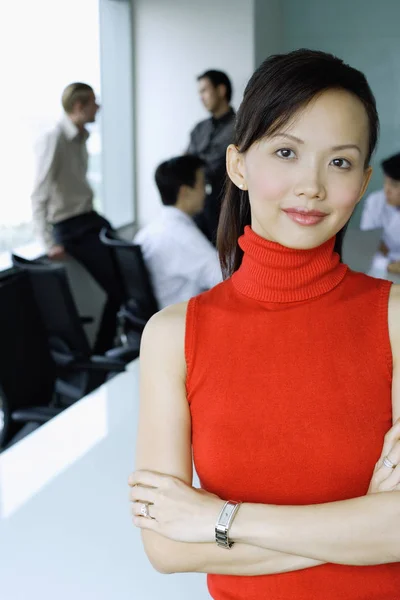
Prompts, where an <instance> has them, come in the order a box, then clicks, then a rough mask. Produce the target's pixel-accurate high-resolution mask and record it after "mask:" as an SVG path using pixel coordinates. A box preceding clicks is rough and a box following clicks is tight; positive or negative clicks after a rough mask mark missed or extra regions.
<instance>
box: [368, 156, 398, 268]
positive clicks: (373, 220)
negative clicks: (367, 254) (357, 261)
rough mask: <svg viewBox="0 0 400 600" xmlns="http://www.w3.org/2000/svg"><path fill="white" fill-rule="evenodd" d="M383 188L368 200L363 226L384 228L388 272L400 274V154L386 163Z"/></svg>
mask: <svg viewBox="0 0 400 600" xmlns="http://www.w3.org/2000/svg"><path fill="white" fill-rule="evenodd" d="M382 170H383V173H384V187H383V190H379V191H378V192H373V193H372V194H370V195H369V196H368V198H367V199H366V201H365V205H364V210H363V214H362V217H361V223H360V228H361V229H363V230H368V229H381V228H382V229H383V232H382V243H381V247H380V251H381V252H382V254H384V255H385V256H387V257H388V259H389V265H388V271H390V272H391V273H400V153H399V154H395V155H394V156H391V157H390V158H388V159H386V160H384V161H383V162H382Z"/></svg>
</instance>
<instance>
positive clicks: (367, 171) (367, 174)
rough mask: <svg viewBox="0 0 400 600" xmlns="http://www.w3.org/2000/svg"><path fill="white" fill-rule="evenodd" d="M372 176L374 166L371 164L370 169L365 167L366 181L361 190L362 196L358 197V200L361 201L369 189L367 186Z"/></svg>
mask: <svg viewBox="0 0 400 600" xmlns="http://www.w3.org/2000/svg"><path fill="white" fill-rule="evenodd" d="M371 177H372V167H371V166H369V167H368V169H365V173H364V181H363V184H362V187H361V192H360V197H359V199H358V202H360V200H361V198H362V197H363V196H364V194H365V192H366V191H367V187H368V185H369V182H370V181H371Z"/></svg>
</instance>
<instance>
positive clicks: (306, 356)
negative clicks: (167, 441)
mask: <svg viewBox="0 0 400 600" xmlns="http://www.w3.org/2000/svg"><path fill="white" fill-rule="evenodd" d="M239 244H240V246H241V248H242V249H243V251H244V257H243V262H242V265H241V267H240V268H239V270H238V271H237V272H235V273H234V275H233V276H232V277H231V278H230V279H228V280H226V281H224V282H223V283H221V284H220V285H218V286H217V287H215V288H214V289H212V290H210V291H208V292H206V293H204V294H201V295H200V296H197V297H196V298H194V299H192V300H191V301H190V303H189V306H188V311H187V324H186V361H187V381H186V386H187V397H188V402H189V404H190V411H191V418H192V443H193V453H194V462H195V467H196V470H197V473H198V475H199V478H200V481H201V484H202V487H203V488H204V489H206V490H208V491H210V492H213V493H215V494H218V496H220V497H221V498H223V499H232V500H240V501H243V502H256V503H257V502H258V503H264V504H280V505H308V504H316V503H323V502H335V501H339V500H344V499H348V498H354V497H358V496H362V495H365V493H366V492H367V489H368V485H369V482H370V479H371V476H372V472H373V469H374V465H375V463H376V461H377V460H378V458H379V456H380V453H381V450H382V445H383V438H384V435H385V433H386V432H387V431H388V430H389V429H390V427H391V424H392V406H391V379H392V355H391V348H390V341H389V333H388V315H387V313H388V297H389V291H390V285H391V284H390V282H387V281H382V280H378V279H374V278H371V277H368V276H366V275H364V274H361V273H355V272H352V271H350V270H349V269H348V268H347V266H345V265H343V264H341V263H340V262H339V257H338V255H337V254H336V253H334V252H333V246H334V240H330V241H328V242H326V243H325V244H323V245H322V246H320V247H319V248H316V249H312V250H292V249H288V248H285V247H283V246H280V245H279V244H276V243H272V242H269V241H266V240H264V239H263V238H260V237H259V236H257V235H256V234H255V233H254V232H253V231H252V230H251V229H250V228H246V230H245V234H244V236H242V237H241V238H240V240H239ZM221 552H225V550H221ZM208 586H209V590H210V593H211V595H212V597H213V598H215V599H216V600H264V599H265V600H267V599H268V600H339V599H340V600H361V599H362V600H367V599H368V600H373V599H376V600H378V599H379V600H395V599H396V598H400V563H395V564H388V565H379V566H368V567H354V566H346V565H336V564H326V565H321V566H319V567H313V568H309V569H304V570H302V571H296V572H291V573H282V574H276V575H267V576H258V577H236V576H224V575H209V576H208Z"/></svg>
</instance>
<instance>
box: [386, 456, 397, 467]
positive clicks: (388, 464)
mask: <svg viewBox="0 0 400 600" xmlns="http://www.w3.org/2000/svg"><path fill="white" fill-rule="evenodd" d="M383 464H384V465H385V467H387V468H388V469H395V468H396V467H397V465H395V464H394V462H392V461H391V460H390V458H388V457H387V456H385V458H384V459H383Z"/></svg>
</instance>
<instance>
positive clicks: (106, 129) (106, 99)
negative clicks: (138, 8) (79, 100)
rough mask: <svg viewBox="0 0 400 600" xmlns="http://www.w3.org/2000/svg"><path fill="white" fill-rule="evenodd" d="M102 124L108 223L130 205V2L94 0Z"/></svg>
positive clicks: (128, 216)
mask: <svg viewBox="0 0 400 600" xmlns="http://www.w3.org/2000/svg"><path fill="white" fill-rule="evenodd" d="M99 9H100V10H99V13H100V31H101V36H100V58H101V103H102V104H103V107H104V110H103V111H101V112H100V116H101V130H102V173H103V186H102V191H103V198H102V211H103V212H104V214H105V216H106V217H107V218H108V219H110V221H111V223H112V224H113V225H114V227H121V226H123V225H126V224H127V223H131V222H132V221H133V220H134V217H135V211H134V208H135V207H134V179H133V175H134V127H133V120H134V119H133V114H134V101H133V77H134V74H133V59H132V27H131V6H130V2H129V1H128V0H123V1H122V2H121V1H119V2H110V0H99Z"/></svg>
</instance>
